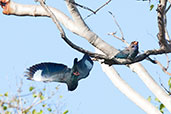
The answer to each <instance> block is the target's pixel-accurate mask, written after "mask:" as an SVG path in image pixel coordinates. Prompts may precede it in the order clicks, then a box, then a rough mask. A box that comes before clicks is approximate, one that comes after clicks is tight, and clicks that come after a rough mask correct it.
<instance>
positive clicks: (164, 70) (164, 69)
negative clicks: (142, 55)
mask: <svg viewBox="0 0 171 114" xmlns="http://www.w3.org/2000/svg"><path fill="white" fill-rule="evenodd" d="M154 61H155V63H156V64H157V65H159V66H160V67H161V69H162V70H163V72H164V73H166V74H167V75H170V76H171V73H170V72H168V71H167V68H168V64H169V60H167V61H168V62H167V67H166V68H165V67H164V66H163V65H162V64H161V63H160V62H159V61H157V60H154Z"/></svg>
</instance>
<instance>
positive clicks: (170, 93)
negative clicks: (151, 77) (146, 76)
mask: <svg viewBox="0 0 171 114" xmlns="http://www.w3.org/2000/svg"><path fill="white" fill-rule="evenodd" d="M159 82H160V85H161V86H162V87H163V89H164V90H165V91H166V92H167V93H168V94H169V95H171V92H170V91H169V90H168V89H166V88H165V87H164V85H163V84H162V82H161V79H160V77H159Z"/></svg>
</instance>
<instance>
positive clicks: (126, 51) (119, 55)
mask: <svg viewBox="0 0 171 114" xmlns="http://www.w3.org/2000/svg"><path fill="white" fill-rule="evenodd" d="M128 55H129V49H128V48H125V49H124V50H122V51H120V52H118V53H117V54H116V55H115V58H127V57H128Z"/></svg>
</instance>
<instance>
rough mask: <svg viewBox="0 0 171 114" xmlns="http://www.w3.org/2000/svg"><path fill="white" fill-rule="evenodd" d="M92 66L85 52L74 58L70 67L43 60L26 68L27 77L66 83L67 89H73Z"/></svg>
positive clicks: (35, 79)
mask: <svg viewBox="0 0 171 114" xmlns="http://www.w3.org/2000/svg"><path fill="white" fill-rule="evenodd" d="M92 68H93V61H92V60H91V58H90V57H89V55H87V54H85V55H84V56H83V58H82V59H81V60H79V61H78V59H77V58H75V59H74V64H73V67H72V68H68V67H67V66H66V65H64V64H59V63H51V62H44V63H40V64H36V65H33V66H31V67H30V68H28V69H27V71H26V75H25V76H27V79H29V80H33V81H42V82H61V83H66V84H67V87H68V90H69V91H73V90H75V89H76V88H77V86H78V81H79V80H81V79H83V78H86V77H88V75H89V73H90V71H91V69H92Z"/></svg>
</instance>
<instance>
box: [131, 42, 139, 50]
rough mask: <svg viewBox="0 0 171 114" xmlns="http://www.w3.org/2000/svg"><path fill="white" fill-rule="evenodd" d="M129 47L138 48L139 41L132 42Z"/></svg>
mask: <svg viewBox="0 0 171 114" xmlns="http://www.w3.org/2000/svg"><path fill="white" fill-rule="evenodd" d="M129 47H130V48H132V49H138V41H133V42H131V44H130V46H129Z"/></svg>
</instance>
